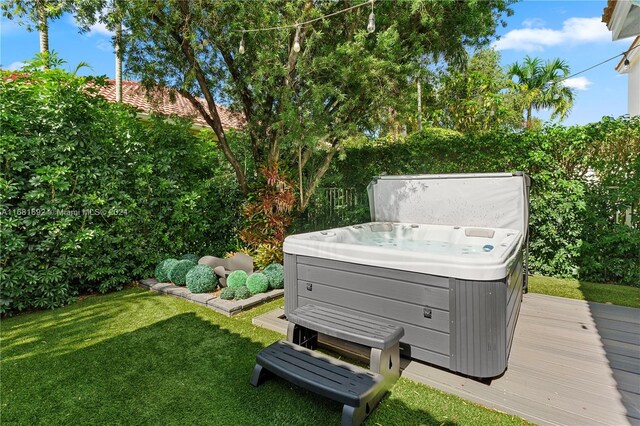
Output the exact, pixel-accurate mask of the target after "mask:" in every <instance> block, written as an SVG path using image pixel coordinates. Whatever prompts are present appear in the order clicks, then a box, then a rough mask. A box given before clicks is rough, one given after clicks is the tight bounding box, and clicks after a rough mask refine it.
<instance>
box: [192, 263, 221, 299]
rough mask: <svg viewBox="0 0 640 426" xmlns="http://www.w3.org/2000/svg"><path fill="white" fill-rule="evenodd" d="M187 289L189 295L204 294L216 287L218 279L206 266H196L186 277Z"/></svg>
mask: <svg viewBox="0 0 640 426" xmlns="http://www.w3.org/2000/svg"><path fill="white" fill-rule="evenodd" d="M186 282H187V288H188V289H189V291H190V292H191V293H206V292H208V291H212V290H214V289H215V288H216V286H217V285H218V279H217V277H216V274H215V272H213V269H211V268H210V267H208V266H207V265H196V266H194V267H193V268H192V269H191V270H190V271H189V272H187V276H186Z"/></svg>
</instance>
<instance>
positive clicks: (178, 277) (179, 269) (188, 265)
mask: <svg viewBox="0 0 640 426" xmlns="http://www.w3.org/2000/svg"><path fill="white" fill-rule="evenodd" d="M195 266H196V262H194V261H193V260H186V259H185V260H178V261H177V262H176V263H175V264H174V265H173V266H172V267H171V269H170V270H169V279H170V280H171V282H172V283H174V284H175V285H180V286H183V285H186V284H187V274H188V273H189V271H191V270H192V269H193V268H194V267H195Z"/></svg>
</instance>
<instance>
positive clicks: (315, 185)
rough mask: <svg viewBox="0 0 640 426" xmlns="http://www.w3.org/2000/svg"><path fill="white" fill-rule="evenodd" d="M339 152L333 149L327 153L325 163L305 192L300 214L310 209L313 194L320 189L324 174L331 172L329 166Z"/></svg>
mask: <svg viewBox="0 0 640 426" xmlns="http://www.w3.org/2000/svg"><path fill="white" fill-rule="evenodd" d="M337 151H338V150H337V149H336V148H332V149H331V151H329V152H328V153H327V155H326V156H325V157H324V161H323V162H322V165H321V166H320V167H319V168H318V169H317V170H316V172H315V174H314V175H313V177H312V178H311V180H310V181H309V186H308V187H307V190H306V191H305V192H306V194H305V199H304V201H303V202H302V203H301V204H300V210H299V213H302V212H304V211H305V210H306V209H307V207H309V202H310V201H311V198H312V197H313V194H314V193H315V192H316V189H318V184H320V180H321V179H322V177H323V176H324V174H325V173H326V172H327V170H329V166H330V165H331V159H332V158H333V156H334V155H335V154H336V152H337Z"/></svg>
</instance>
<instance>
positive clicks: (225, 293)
mask: <svg viewBox="0 0 640 426" xmlns="http://www.w3.org/2000/svg"><path fill="white" fill-rule="evenodd" d="M235 297H236V291H235V290H234V289H232V288H231V287H225V288H223V289H222V291H221V292H220V299H222V300H232V299H233V298H235Z"/></svg>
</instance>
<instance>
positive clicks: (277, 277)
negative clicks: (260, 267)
mask: <svg viewBox="0 0 640 426" xmlns="http://www.w3.org/2000/svg"><path fill="white" fill-rule="evenodd" d="M262 273H263V274H264V275H265V276H266V277H267V279H268V280H269V288H272V289H276V288H284V267H283V266H282V265H281V264H279V263H272V264H270V265H269V266H267V267H266V268H264V271H262Z"/></svg>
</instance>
